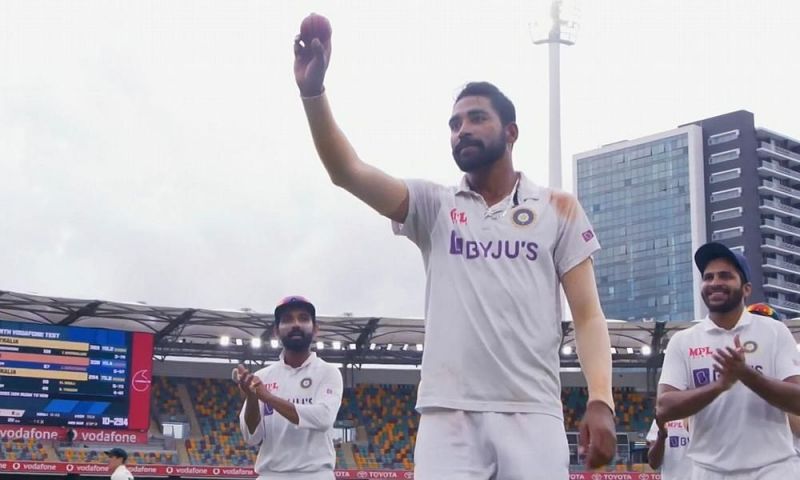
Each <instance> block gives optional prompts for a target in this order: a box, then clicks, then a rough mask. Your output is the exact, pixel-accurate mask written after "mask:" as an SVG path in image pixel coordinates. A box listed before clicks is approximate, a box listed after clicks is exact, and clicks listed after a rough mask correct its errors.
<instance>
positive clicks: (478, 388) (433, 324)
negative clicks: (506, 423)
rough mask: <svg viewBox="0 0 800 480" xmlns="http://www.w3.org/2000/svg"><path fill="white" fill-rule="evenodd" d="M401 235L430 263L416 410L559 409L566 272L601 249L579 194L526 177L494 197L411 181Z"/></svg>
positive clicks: (559, 413) (399, 228)
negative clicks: (505, 193) (492, 199)
mask: <svg viewBox="0 0 800 480" xmlns="http://www.w3.org/2000/svg"><path fill="white" fill-rule="evenodd" d="M406 184H407V185H408V190H409V207H408V216H407V218H406V220H405V222H404V223H403V224H402V225H401V224H397V223H394V224H393V227H394V230H395V233H396V234H398V235H404V236H406V237H408V238H409V239H411V240H412V241H413V242H414V243H415V244H416V245H417V246H418V247H419V249H420V251H421V253H422V258H423V261H424V264H425V272H426V276H427V285H426V291H425V349H424V353H423V358H422V378H421V383H420V386H419V392H418V400H417V409H419V410H420V411H423V410H424V409H426V408H450V409H457V410H467V411H493V412H519V413H544V414H549V415H554V416H557V417H559V418H562V416H563V414H562V409H561V383H560V380H559V375H558V372H559V345H560V342H561V320H562V312H561V297H560V285H561V282H560V278H561V276H563V275H564V274H565V273H566V272H568V271H569V270H570V269H572V268H573V267H575V266H576V265H578V264H579V263H581V262H583V261H584V260H586V259H587V258H590V256H591V255H592V253H594V252H596V251H597V250H599V248H600V244H599V243H598V241H597V238H596V237H595V234H594V232H593V231H592V227H591V226H590V225H589V221H588V219H587V218H586V214H585V213H584V211H583V209H582V208H581V206H580V204H579V203H578V201H577V200H576V199H575V197H574V196H572V195H570V194H567V193H563V192H553V191H552V190H550V189H547V188H544V187H539V186H537V185H535V184H533V183H532V182H530V181H529V180H527V179H526V178H525V176H524V175H521V176H520V180H519V182H518V184H517V186H516V187H515V189H514V191H513V192H512V193H511V194H509V196H508V197H506V198H505V199H504V200H501V201H500V202H499V203H498V204H496V205H494V206H491V207H489V206H487V205H486V202H485V201H484V199H483V197H481V196H480V195H478V194H477V193H475V192H473V191H472V190H470V189H469V187H468V186H467V183H466V179H463V180H462V182H461V185H460V187H444V186H441V185H437V184H435V183H431V182H428V181H422V180H408V181H406Z"/></svg>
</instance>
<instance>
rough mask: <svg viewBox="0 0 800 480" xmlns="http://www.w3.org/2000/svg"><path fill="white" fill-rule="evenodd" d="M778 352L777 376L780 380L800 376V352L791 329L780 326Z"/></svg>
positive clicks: (776, 359) (776, 362) (776, 361)
mask: <svg viewBox="0 0 800 480" xmlns="http://www.w3.org/2000/svg"><path fill="white" fill-rule="evenodd" d="M776 345H777V350H778V351H777V352H776V358H775V374H776V376H777V377H778V379H780V380H786V379H787V378H789V377H793V376H795V375H800V352H798V351H797V343H796V342H795V341H794V337H793V336H792V332H791V331H789V328H788V327H787V326H786V325H785V324H783V323H780V324H779V325H778V338H777V342H776Z"/></svg>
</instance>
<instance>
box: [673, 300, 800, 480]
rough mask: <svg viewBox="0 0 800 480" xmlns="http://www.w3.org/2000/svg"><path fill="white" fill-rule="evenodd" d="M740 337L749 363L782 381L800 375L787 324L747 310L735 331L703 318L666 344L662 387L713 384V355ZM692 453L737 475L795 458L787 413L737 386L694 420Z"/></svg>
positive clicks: (701, 462)
mask: <svg viewBox="0 0 800 480" xmlns="http://www.w3.org/2000/svg"><path fill="white" fill-rule="evenodd" d="M736 335H739V338H740V341H741V344H742V347H743V348H744V350H745V360H746V362H747V364H748V365H750V366H751V367H753V368H755V369H756V370H758V371H760V372H761V373H762V374H764V375H766V376H768V377H772V378H777V379H780V380H784V379H786V378H789V377H791V376H794V375H800V357H798V352H797V347H796V344H795V341H794V338H793V337H792V334H791V332H790V331H789V329H788V328H787V327H786V325H784V324H783V323H781V322H779V321H777V320H773V319H772V318H768V317H764V316H761V315H753V314H751V313H748V312H747V311H745V312H744V313H742V316H741V318H740V319H739V322H738V323H737V324H736V326H735V327H734V328H732V329H731V330H725V329H722V328H719V327H717V326H716V325H715V324H714V322H712V321H711V320H710V319H709V318H705V319H704V320H702V321H701V322H700V323H697V324H696V325H694V326H693V327H691V328H688V329H686V330H683V331H681V332H678V333H676V334H675V335H674V336H673V337H672V339H671V340H670V342H669V345H667V351H666V355H665V357H664V366H663V369H662V371H661V380H660V381H659V383H661V384H666V385H670V386H672V387H675V388H677V389H679V390H686V389H692V388H698V387H701V386H703V385H708V384H709V383H711V382H713V381H714V380H715V379H716V377H717V374H716V372H715V371H714V368H713V365H714V359H713V358H712V356H711V355H712V354H713V353H714V352H715V351H716V349H718V348H724V347H733V338H734V337H735V336H736ZM689 424H690V425H691V432H692V433H691V438H692V441H691V443H690V444H689V451H688V455H689V457H691V459H692V460H694V461H695V462H696V463H697V464H699V465H701V466H702V467H704V468H706V469H709V470H716V471H720V472H734V471H738V470H747V469H755V468H761V467H763V466H765V465H769V464H771V463H775V462H778V461H781V460H784V459H786V458H788V457H791V456H793V455H794V454H795V452H794V446H793V444H792V432H791V430H790V428H789V419H788V417H787V415H786V413H785V412H783V411H782V410H780V409H778V408H776V407H773V406H771V405H770V404H768V403H767V401H766V400H764V399H762V398H761V397H759V396H758V395H756V394H755V393H754V392H753V391H752V390H750V389H749V388H747V387H746V386H745V385H744V384H743V383H741V382H737V383H736V384H734V385H733V387H731V389H730V390H728V391H726V392H724V393H722V394H721V395H720V396H719V397H717V398H716V399H715V400H714V401H713V402H711V403H710V404H709V405H708V406H706V408H704V409H703V410H701V411H700V412H698V413H697V414H696V415H695V416H694V417H692V418H691V419H690V422H689Z"/></svg>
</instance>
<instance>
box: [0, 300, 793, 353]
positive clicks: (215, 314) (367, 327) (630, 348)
mask: <svg viewBox="0 0 800 480" xmlns="http://www.w3.org/2000/svg"><path fill="white" fill-rule="evenodd" d="M0 320H11V321H21V322H33V323H40V324H50V325H62V326H67V325H73V326H78V327H94V328H109V329H115V330H125V331H136V332H148V333H152V334H153V335H154V336H155V340H156V342H155V343H156V347H155V355H156V357H158V358H162V359H164V358H167V357H194V358H225V359H235V360H246V359H250V360H266V361H270V360H274V359H276V358H277V355H278V353H279V349H277V348H273V347H271V346H270V339H271V334H272V324H273V321H274V317H273V315H272V313H258V312H253V311H249V310H247V311H245V310H211V309H201V308H181V307H157V306H151V305H147V304H144V303H125V302H111V301H104V300H87V299H74V298H59V297H49V296H43V295H36V294H27V293H16V292H8V291H0ZM317 320H318V322H319V325H320V334H319V336H318V339H317V340H318V341H322V342H323V348H322V349H321V350H319V354H320V356H321V357H323V358H325V359H326V360H329V361H332V362H337V363H344V364H353V365H361V364H400V365H418V364H419V363H420V361H421V358H422V351H421V347H420V348H418V347H417V345H422V343H423V338H424V332H425V329H424V322H423V320H422V319H419V318H389V317H377V316H376V317H355V316H346V315H343V316H324V315H320V316H318V317H317ZM786 323H787V325H789V327H790V329H791V330H792V332H793V333H794V335H795V339H796V340H797V339H800V320H798V319H793V320H789V321H787V322H786ZM690 325H691V323H689V322H668V323H664V322H626V321H620V320H609V322H608V327H609V332H610V334H611V345H612V347H613V348H614V357H613V358H614V363H615V366H618V367H658V366H660V363H661V355H660V354H661V353H662V352H663V349H664V348H665V347H666V344H667V341H668V339H669V337H670V336H671V335H672V334H674V332H676V331H678V330H682V329H684V328H687V327H688V326H690ZM562 333H563V339H562V346H567V347H568V348H567V349H565V350H570V349H571V350H572V352H568V351H564V352H562V356H561V358H562V366H563V367H570V366H577V365H578V364H577V357H576V355H575V354H574V346H575V335H574V328H573V326H572V323H571V322H569V321H566V322H563V323H562ZM223 336H227V337H229V338H230V344H229V345H227V346H225V345H221V344H220V338H221V337H223ZM254 338H258V339H260V340H261V343H262V346H261V348H259V349H255V348H253V346H252V343H251V342H252V340H253V339H254ZM334 342H337V343H336V345H337V346H338V347H339V348H334ZM390 345H391V347H390ZM648 349H649V353H650V354H646V353H648ZM643 350H644V351H643Z"/></svg>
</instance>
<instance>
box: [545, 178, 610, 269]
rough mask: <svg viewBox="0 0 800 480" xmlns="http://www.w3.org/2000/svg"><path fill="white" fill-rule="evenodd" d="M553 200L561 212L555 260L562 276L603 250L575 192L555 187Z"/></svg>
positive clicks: (552, 194)
mask: <svg viewBox="0 0 800 480" xmlns="http://www.w3.org/2000/svg"><path fill="white" fill-rule="evenodd" d="M550 204H551V206H552V207H553V208H554V209H555V212H556V215H558V235H557V237H556V244H555V248H554V250H553V261H554V264H555V266H556V271H557V272H558V277H559V278H561V277H563V276H564V274H566V273H567V272H569V271H570V270H572V269H573V268H574V267H575V266H577V265H578V264H579V263H581V262H582V261H584V260H586V259H587V258H590V257H591V256H592V255H593V254H594V253H595V252H597V251H598V250H600V242H599V241H598V240H597V235H595V233H594V230H593V229H592V225H591V223H589V218H588V217H587V216H586V212H584V210H583V207H581V204H580V203H579V202H578V199H577V198H575V196H574V195H572V194H570V193H566V192H561V191H552V193H551V196H550Z"/></svg>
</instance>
